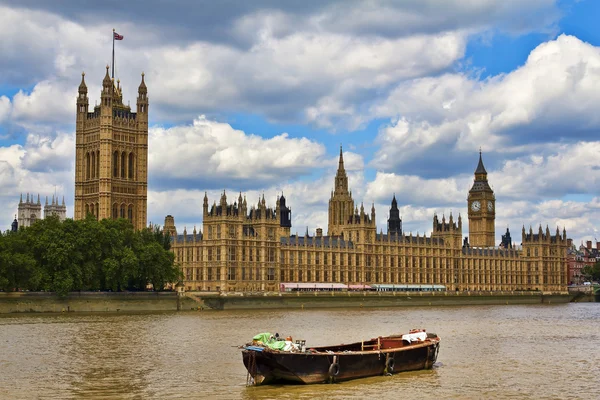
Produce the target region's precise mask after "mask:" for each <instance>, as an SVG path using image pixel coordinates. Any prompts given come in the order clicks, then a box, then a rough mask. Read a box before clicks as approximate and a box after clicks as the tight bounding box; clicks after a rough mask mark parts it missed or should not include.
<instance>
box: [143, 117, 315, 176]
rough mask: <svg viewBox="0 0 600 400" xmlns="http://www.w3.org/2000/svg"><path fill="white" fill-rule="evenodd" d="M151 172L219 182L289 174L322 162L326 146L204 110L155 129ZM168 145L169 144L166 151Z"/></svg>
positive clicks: (301, 171)
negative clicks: (267, 133) (268, 133)
mask: <svg viewBox="0 0 600 400" xmlns="http://www.w3.org/2000/svg"><path fill="white" fill-rule="evenodd" d="M149 136H150V139H149V141H150V155H149V165H150V174H151V176H154V177H158V178H169V179H186V180H194V179H197V178H199V180H201V181H203V182H204V183H206V182H212V183H213V185H214V184H219V183H220V182H223V181H228V180H234V181H235V180H238V181H242V180H247V182H248V183H247V184H248V185H250V186H256V184H257V183H259V184H260V182H272V181H278V180H282V179H283V180H289V179H293V178H295V177H298V176H301V175H304V174H306V173H308V172H309V171H310V170H312V169H314V168H317V167H319V165H320V163H321V162H322V159H323V156H324V154H325V148H324V147H323V146H322V145H321V144H319V143H316V142H314V141H311V140H308V139H306V138H291V137H289V136H288V134H286V133H282V134H280V135H277V136H274V137H271V138H262V137H260V136H258V135H248V134H246V133H245V132H243V131H240V130H236V129H234V128H232V127H231V125H229V124H227V123H222V122H215V121H211V120H208V119H207V118H206V117H204V116H201V117H199V118H197V119H195V120H194V123H193V124H192V125H186V126H176V127H172V128H168V129H165V128H152V129H151V130H150V135H149ZM165 149H169V150H168V151H165Z"/></svg>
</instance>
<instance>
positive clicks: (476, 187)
mask: <svg viewBox="0 0 600 400" xmlns="http://www.w3.org/2000/svg"><path fill="white" fill-rule="evenodd" d="M467 205H468V207H469V208H468V215H469V242H470V244H471V246H472V247H493V246H494V242H495V236H496V233H495V222H496V197H495V196H494V191H493V190H492V188H491V187H490V185H489V183H488V179H487V171H486V170H485V167H484V166H483V159H482V157H481V149H480V150H479V164H477V168H476V169H475V180H474V181H473V186H472V187H471V190H469V196H468V197H467Z"/></svg>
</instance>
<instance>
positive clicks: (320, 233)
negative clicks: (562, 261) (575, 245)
mask: <svg viewBox="0 0 600 400" xmlns="http://www.w3.org/2000/svg"><path fill="white" fill-rule="evenodd" d="M322 236H323V229H322V228H317V237H322ZM590 243H591V242H590Z"/></svg>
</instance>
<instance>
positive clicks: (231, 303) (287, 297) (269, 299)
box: [186, 292, 571, 310]
mask: <svg viewBox="0 0 600 400" xmlns="http://www.w3.org/2000/svg"><path fill="white" fill-rule="evenodd" d="M186 295H192V293H186ZM193 296H195V297H196V298H197V299H198V300H201V301H202V303H203V308H204V309H215V310H235V309H252V308H273V309H275V308H281V309H298V308H300V309H303V308H335V307H358V308H360V307H412V306H435V307H438V306H453V305H456V306H459V305H496V304H555V303H568V302H569V301H570V300H571V295H569V294H567V293H541V292H456V293H455V292H438V293H409V294H407V293H393V292H392V293H385V292H383V293H377V292H375V293H373V292H292V293H273V294H260V293H256V294H247V293H244V294H242V293H238V294H229V293H228V294H227V295H218V294H202V293H200V292H196V293H193Z"/></svg>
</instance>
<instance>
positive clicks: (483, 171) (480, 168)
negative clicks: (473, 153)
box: [475, 148, 487, 175]
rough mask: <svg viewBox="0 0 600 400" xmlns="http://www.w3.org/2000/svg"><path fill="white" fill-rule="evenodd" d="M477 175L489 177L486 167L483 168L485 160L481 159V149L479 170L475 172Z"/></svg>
mask: <svg viewBox="0 0 600 400" xmlns="http://www.w3.org/2000/svg"><path fill="white" fill-rule="evenodd" d="M475 174H476V175H477V174H486V175H487V171H486V170H485V167H484V166H483V160H482V158H481V148H480V149H479V164H477V169H476V170H475Z"/></svg>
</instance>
